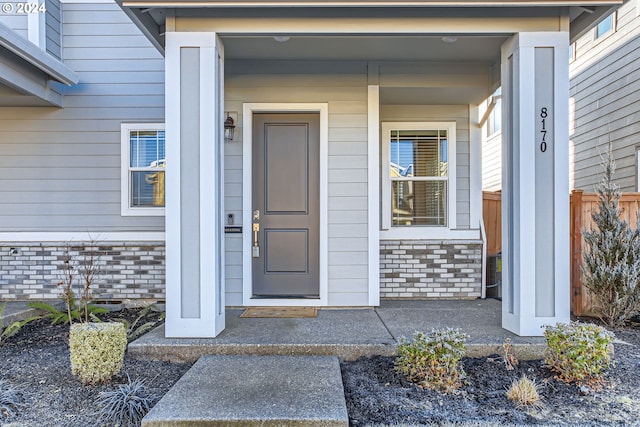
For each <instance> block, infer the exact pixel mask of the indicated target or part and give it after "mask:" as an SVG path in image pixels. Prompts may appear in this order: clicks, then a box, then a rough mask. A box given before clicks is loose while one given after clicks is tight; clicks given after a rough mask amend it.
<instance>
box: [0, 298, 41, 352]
mask: <svg viewBox="0 0 640 427" xmlns="http://www.w3.org/2000/svg"><path fill="white" fill-rule="evenodd" d="M6 306H7V303H6V302H4V303H2V304H0V318H1V317H2V312H3V311H4V309H5V307H6ZM39 318H40V316H32V317H29V318H28V319H24V320H17V321H15V322H13V323H11V324H10V325H9V326H7V327H5V326H4V324H3V323H2V321H1V320H0V344H2V341H4V340H6V339H7V338H11V337H12V336H14V335H15V334H17V333H18V331H20V329H22V327H23V326H24V325H26V324H27V323H29V322H33V321H34V320H37V319H39Z"/></svg>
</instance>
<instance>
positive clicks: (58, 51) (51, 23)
mask: <svg viewBox="0 0 640 427" xmlns="http://www.w3.org/2000/svg"><path fill="white" fill-rule="evenodd" d="M45 5H46V8H47V12H46V13H47V16H46V18H45V19H46V34H47V38H46V40H47V41H46V50H47V53H49V54H50V55H51V56H53V57H54V58H57V59H61V58H62V48H61V45H62V37H61V34H62V27H61V21H62V15H61V8H60V1H59V0H46V1H45Z"/></svg>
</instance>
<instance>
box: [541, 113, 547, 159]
mask: <svg viewBox="0 0 640 427" xmlns="http://www.w3.org/2000/svg"><path fill="white" fill-rule="evenodd" d="M547 111H548V110H547V107H542V108H541V109H540V118H541V119H542V120H541V122H542V129H540V133H541V134H542V135H541V136H542V142H541V143H540V151H542V152H543V153H544V152H545V151H547V115H548V112H547Z"/></svg>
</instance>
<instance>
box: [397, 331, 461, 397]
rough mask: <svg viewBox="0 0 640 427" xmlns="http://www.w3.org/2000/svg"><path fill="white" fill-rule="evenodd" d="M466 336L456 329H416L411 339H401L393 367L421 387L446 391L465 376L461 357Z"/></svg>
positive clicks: (452, 388)
mask: <svg viewBox="0 0 640 427" xmlns="http://www.w3.org/2000/svg"><path fill="white" fill-rule="evenodd" d="M466 339H467V335H466V334H464V333H462V331H460V330H459V329H450V328H447V329H445V330H432V331H431V332H430V333H429V334H425V333H423V332H416V333H415V334H414V335H413V340H412V341H408V340H406V339H405V338H402V339H401V341H400V344H399V345H398V349H397V350H396V354H397V357H396V360H395V369H396V370H397V371H398V372H400V373H402V374H403V375H404V376H405V377H406V378H407V379H408V380H409V381H412V382H414V383H417V384H418V385H420V386H421V387H424V388H430V389H434V390H439V391H443V392H445V393H449V392H451V391H453V390H455V389H456V388H458V387H460V385H461V381H462V378H464V376H465V373H464V370H463V369H462V366H461V364H460V360H461V359H462V357H463V356H464V354H465V350H466V346H465V341H466Z"/></svg>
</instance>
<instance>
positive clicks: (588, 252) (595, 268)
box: [581, 148, 640, 327]
mask: <svg viewBox="0 0 640 427" xmlns="http://www.w3.org/2000/svg"><path fill="white" fill-rule="evenodd" d="M603 166H604V177H603V179H602V181H601V183H600V184H599V185H598V187H597V193H598V208H597V210H595V211H594V212H593V213H592V214H591V217H592V218H593V222H594V224H595V226H596V228H592V229H591V230H582V235H583V237H584V242H585V246H584V250H583V253H582V258H583V264H582V268H581V270H582V277H583V283H584V285H585V286H586V287H587V289H588V290H589V291H590V293H591V294H592V296H593V297H594V299H595V306H594V309H595V310H596V313H597V315H598V316H599V317H600V319H601V320H602V321H603V322H605V323H606V324H607V325H609V326H612V327H620V326H622V325H624V324H625V323H626V322H627V321H628V320H629V319H630V318H632V317H634V316H635V315H637V314H638V313H640V233H639V232H638V227H637V225H636V228H635V229H634V228H632V227H630V226H629V224H627V222H626V221H624V220H623V219H622V218H621V217H620V214H621V213H622V209H621V208H620V206H619V203H618V202H619V201H620V189H619V187H618V186H617V185H616V184H614V183H613V174H614V172H615V162H614V161H613V158H612V154H611V148H609V153H608V156H607V158H606V159H605V160H604V161H603ZM637 216H638V215H637V214H636V217H637Z"/></svg>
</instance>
